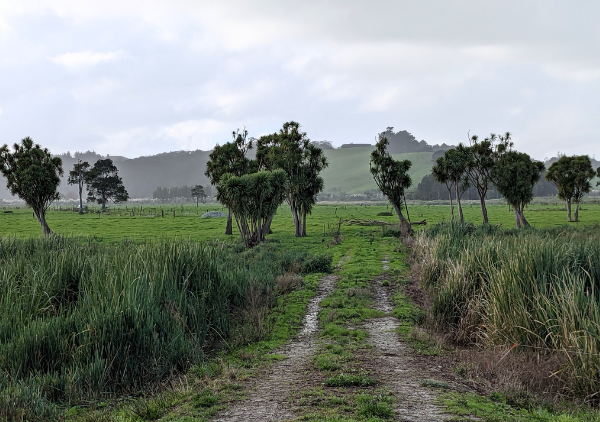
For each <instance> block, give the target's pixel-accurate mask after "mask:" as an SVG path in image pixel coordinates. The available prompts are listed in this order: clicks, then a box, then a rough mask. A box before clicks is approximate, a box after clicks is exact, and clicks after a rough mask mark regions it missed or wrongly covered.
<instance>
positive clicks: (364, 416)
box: [289, 230, 404, 422]
mask: <svg viewBox="0 0 600 422" xmlns="http://www.w3.org/2000/svg"><path fill="white" fill-rule="evenodd" d="M397 244H398V240H397V239H394V238H382V237H381V236H373V235H372V233H371V232H370V231H368V230H358V231H356V232H355V233H354V236H346V237H345V240H344V245H345V248H346V249H347V252H346V256H345V257H344V258H342V261H343V262H345V264H344V265H343V267H342V268H341V269H340V271H339V273H338V275H339V277H340V278H339V280H338V282H337V283H336V286H335V290H334V291H333V293H332V294H331V295H330V296H329V297H328V298H326V299H324V300H323V301H322V303H321V305H322V308H323V309H322V311H321V313H320V314H319V321H320V323H321V326H322V330H321V331H320V338H321V339H320V344H319V347H318V349H317V353H316V355H315V356H314V358H313V360H312V363H311V364H310V365H309V366H308V368H307V373H306V374H305V380H303V382H304V384H305V388H304V389H302V390H301V391H297V392H295V393H294V394H292V395H291V396H290V397H289V401H290V402H291V404H292V405H293V406H294V410H295V411H296V412H297V413H298V415H299V420H306V421H332V422H333V421H336V422H351V421H382V420H389V419H390V418H392V417H393V413H394V412H393V402H394V397H393V395H392V394H391V393H390V392H389V391H388V390H387V389H386V388H385V387H384V386H382V385H381V382H380V380H378V379H377V378H376V375H375V374H373V373H372V372H371V370H370V369H369V367H370V365H368V362H369V360H370V356H371V354H372V348H373V346H371V345H369V344H368V343H367V341H366V340H367V333H366V332H365V331H364V330H362V329H361V327H362V324H363V323H364V322H365V321H367V320H369V319H371V318H377V317H380V316H383V313H382V312H380V311H377V310H375V309H373V295H372V282H373V278H374V277H376V276H378V275H380V274H381V273H382V271H383V270H382V262H381V259H382V257H383V256H386V255H390V254H391V253H392V252H393V249H394V248H395V247H396V246H397ZM393 261H394V264H393V266H394V267H398V268H401V267H402V266H403V265H404V260H403V259H394V260H393Z"/></svg>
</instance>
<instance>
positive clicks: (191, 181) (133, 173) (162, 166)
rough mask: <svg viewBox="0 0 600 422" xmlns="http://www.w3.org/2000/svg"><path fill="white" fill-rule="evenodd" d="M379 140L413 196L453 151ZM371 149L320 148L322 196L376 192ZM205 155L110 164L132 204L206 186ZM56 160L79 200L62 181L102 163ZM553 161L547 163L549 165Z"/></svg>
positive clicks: (69, 157) (389, 132) (400, 139)
mask: <svg viewBox="0 0 600 422" xmlns="http://www.w3.org/2000/svg"><path fill="white" fill-rule="evenodd" d="M382 134H383V135H385V136H386V137H387V138H388V140H389V141H390V144H389V146H388V149H389V151H390V152H392V154H393V156H394V158H395V159H401V160H406V159H408V160H411V161H412V163H413V165H412V168H411V170H410V175H411V177H412V178H413V186H412V188H411V190H414V189H416V186H417V185H418V184H419V182H420V181H421V180H422V179H423V177H424V176H426V175H427V174H429V173H430V171H431V166H432V164H433V162H432V160H433V159H435V158H436V157H437V156H439V155H441V154H443V151H445V150H447V149H450V148H452V146H451V145H446V144H442V145H437V144H436V145H430V144H428V143H427V142H425V141H423V140H422V141H417V140H416V138H415V137H414V136H413V135H412V134H410V133H409V132H407V131H398V132H394V131H393V128H391V127H389V128H387V129H386V131H385V132H382ZM319 144H322V143H319ZM320 146H324V145H320ZM373 148H374V145H373V144H345V145H344V146H343V147H342V148H338V149H333V148H327V147H324V152H325V156H326V157H327V160H328V161H329V167H328V168H326V169H325V170H324V171H323V173H322V176H323V178H324V179H325V190H324V192H326V193H327V192H346V193H348V194H354V193H362V192H365V191H369V190H373V189H377V186H376V185H375V182H374V181H373V177H372V176H371V173H370V172H369V159H370V156H369V155H370V153H371V151H372V150H373ZM209 153H210V152H209V151H201V150H196V151H175V152H165V153H162V154H157V155H151V156H145V157H137V158H133V159H130V158H127V157H122V156H109V158H111V159H112V160H113V162H114V163H115V165H116V166H117V167H118V169H119V175H120V176H121V177H122V178H123V183H124V184H125V187H126V189H127V191H128V192H129V195H130V197H131V198H152V193H153V191H154V190H155V189H156V188H157V187H158V186H161V187H166V188H170V187H174V186H184V185H187V186H193V185H196V184H200V185H203V186H206V185H207V184H208V183H209V181H208V178H207V177H206V176H205V175H204V171H205V169H206V161H207V160H208V155H209ZM59 156H60V157H61V158H62V160H63V169H64V171H65V175H64V176H63V180H62V183H61V185H60V187H59V191H60V193H61V194H63V195H64V196H66V197H67V198H73V199H74V198H76V197H77V187H76V186H71V185H68V184H67V181H66V179H67V176H68V172H69V170H71V169H72V168H73V164H75V163H76V162H77V160H79V159H81V160H82V161H88V162H89V163H90V164H94V163H95V162H96V161H97V160H98V159H100V158H106V157H104V156H101V155H99V154H97V153H95V152H90V151H88V152H85V153H82V152H76V153H74V154H70V153H66V154H61V155H59ZM556 159H557V158H551V159H549V160H548V164H547V165H549V163H551V162H553V161H555V160H556ZM593 165H594V168H597V167H598V166H600V162H598V161H596V160H593ZM0 179H1V181H0V199H11V198H12V197H11V195H10V193H9V192H8V190H7V189H6V181H5V179H4V178H3V177H2V176H0ZM594 186H595V183H594Z"/></svg>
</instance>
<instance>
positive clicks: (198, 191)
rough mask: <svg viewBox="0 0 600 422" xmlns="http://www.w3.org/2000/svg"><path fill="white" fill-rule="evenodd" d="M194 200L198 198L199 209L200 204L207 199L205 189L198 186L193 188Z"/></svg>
mask: <svg viewBox="0 0 600 422" xmlns="http://www.w3.org/2000/svg"><path fill="white" fill-rule="evenodd" d="M192 198H196V207H198V202H199V201H202V202H204V198H206V194H205V193H204V187H203V186H202V185H196V186H194V187H193V188H192Z"/></svg>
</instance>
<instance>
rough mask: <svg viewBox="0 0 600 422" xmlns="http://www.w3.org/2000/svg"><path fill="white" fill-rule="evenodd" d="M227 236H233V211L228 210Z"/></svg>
mask: <svg viewBox="0 0 600 422" xmlns="http://www.w3.org/2000/svg"><path fill="white" fill-rule="evenodd" d="M225 234H226V235H232V234H233V225H232V221H231V210H230V209H229V208H227V225H226V226H225Z"/></svg>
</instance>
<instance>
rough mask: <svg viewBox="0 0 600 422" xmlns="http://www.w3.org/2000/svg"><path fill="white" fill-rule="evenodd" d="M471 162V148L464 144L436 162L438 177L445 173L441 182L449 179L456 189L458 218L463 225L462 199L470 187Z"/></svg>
mask: <svg viewBox="0 0 600 422" xmlns="http://www.w3.org/2000/svg"><path fill="white" fill-rule="evenodd" d="M438 161H439V163H438ZM471 162H472V157H471V152H470V150H469V148H468V147H466V146H464V145H463V144H458V146H457V147H456V148H452V149H449V150H448V151H446V152H445V153H444V155H443V156H442V157H440V158H438V160H436V166H437V169H436V171H437V172H438V175H439V172H443V177H442V179H440V180H443V179H447V180H448V181H449V183H451V184H452V186H453V187H454V193H455V196H456V204H457V206H458V216H459V219H460V222H461V223H463V222H464V216H463V212H462V206H461V203H460V198H461V196H462V195H463V193H464V192H465V191H466V190H467V188H468V187H469V179H468V177H467V169H468V168H469V166H470V165H471ZM432 171H433V170H432ZM434 176H435V175H434ZM440 177H441V176H440ZM446 186H448V185H446ZM451 205H452V204H451ZM453 216H454V213H453Z"/></svg>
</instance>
